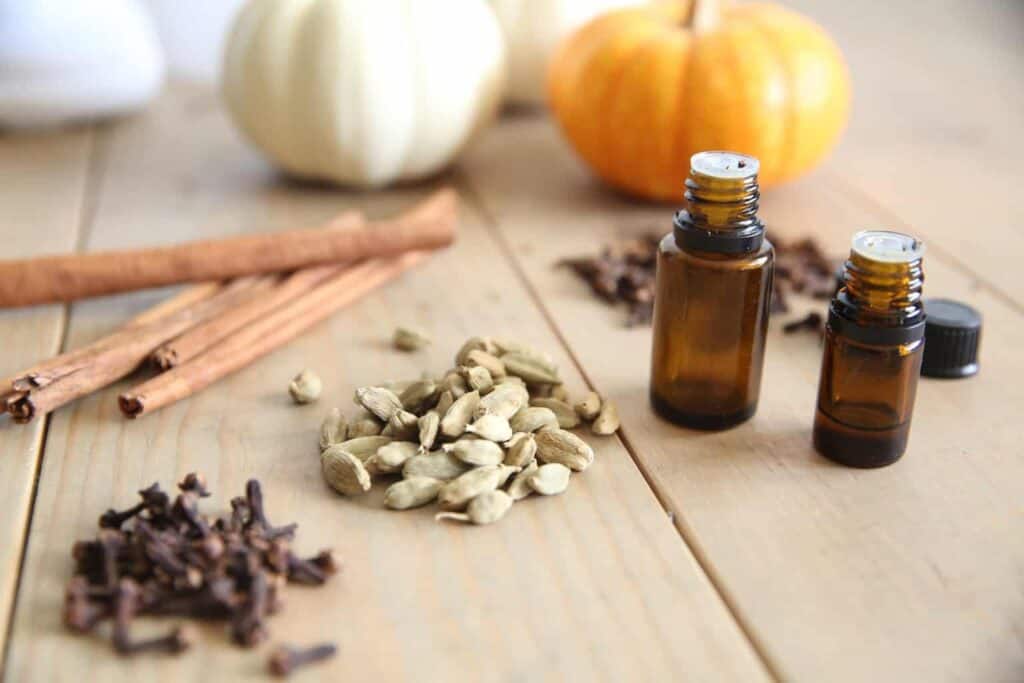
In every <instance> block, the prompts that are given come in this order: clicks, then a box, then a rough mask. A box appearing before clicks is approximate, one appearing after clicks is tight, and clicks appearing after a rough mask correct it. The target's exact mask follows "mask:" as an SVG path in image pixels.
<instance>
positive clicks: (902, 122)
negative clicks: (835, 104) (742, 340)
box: [792, 0, 1024, 310]
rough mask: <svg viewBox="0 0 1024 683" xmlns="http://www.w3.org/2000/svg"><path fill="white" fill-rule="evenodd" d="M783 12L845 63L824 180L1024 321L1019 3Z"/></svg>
mask: <svg viewBox="0 0 1024 683" xmlns="http://www.w3.org/2000/svg"><path fill="white" fill-rule="evenodd" d="M792 4H793V5H794V7H795V8H797V9H799V10H800V11H803V12H805V13H806V14H808V15H809V16H812V17H814V18H815V19H817V20H818V21H820V22H821V23H822V24H823V25H824V26H826V27H827V28H828V30H829V31H830V32H831V33H832V34H833V35H834V36H835V38H836V40H837V41H838V42H839V44H840V46H841V47H842V49H843V51H844V53H845V55H846V58H847V61H848V62H849V64H850V70H851V75H852V78H853V92H854V98H853V111H852V117H851V120H850V127H849V130H848V131H847V133H846V135H845V137H844V139H843V142H842V144H841V145H840V147H839V149H838V151H837V153H836V154H835V157H834V159H832V160H831V162H830V163H829V164H828V168H829V170H830V171H832V172H833V173H835V174H836V175H838V176H839V177H841V178H842V179H843V181H844V182H845V183H846V184H848V185H849V186H850V189H851V190H853V191H860V192H863V193H865V194H866V195H867V197H868V198H870V199H872V200H874V201H875V202H877V203H878V204H880V205H881V207H884V208H885V209H887V210H888V212H889V215H883V216H881V217H880V218H881V220H883V221H885V222H886V223H891V222H892V221H893V220H894V219H902V220H903V221H906V222H909V223H910V224H911V225H913V226H914V227H915V229H917V230H918V231H919V232H920V233H922V234H923V236H924V238H925V239H926V240H931V241H933V242H934V243H935V244H937V245H938V248H940V249H941V250H942V253H943V255H945V256H948V257H949V258H950V259H951V260H956V261H957V263H958V264H959V265H961V266H962V267H964V268H965V269H967V270H970V271H971V272H973V273H974V274H975V276H976V277H979V278H982V279H984V280H986V281H988V282H992V283H994V284H995V285H996V286H997V287H998V288H999V289H1000V291H1001V292H1002V293H1003V294H1004V295H1005V296H1006V297H1007V298H1008V299H1010V300H1012V301H1014V302H1015V303H1016V305H1017V306H1018V308H1019V309H1020V310H1024V285H1022V283H1021V281H1020V278H1019V277H1018V275H1017V270H1018V266H1017V254H1019V253H1020V252H1021V250H1024V233H1022V232H1021V230H1020V229H1019V226H1020V225H1021V223H1024V206H1022V205H1021V203H1020V202H1019V201H1017V199H1016V195H1017V194H1019V192H1020V187H1021V185H1022V184H1024V164H1022V163H1021V160H1022V159H1024V136H1022V135H1021V134H1020V127H1021V121H1024V87H1021V75H1022V74H1024V42H1022V41H1021V39H1020V38H1021V27H1024V3H1020V2H1000V1H999V0H983V1H981V2H957V1H956V0H941V1H939V2H901V3H892V2H886V1H885V0H874V1H872V2H859V3H857V5H856V7H855V8H852V7H851V6H850V5H849V3H842V2H820V0H795V1H794V2H793V3H792ZM953 46H955V49H951V48H952V47H953ZM979 232H980V233H983V234H984V236H985V239H978V234H979Z"/></svg>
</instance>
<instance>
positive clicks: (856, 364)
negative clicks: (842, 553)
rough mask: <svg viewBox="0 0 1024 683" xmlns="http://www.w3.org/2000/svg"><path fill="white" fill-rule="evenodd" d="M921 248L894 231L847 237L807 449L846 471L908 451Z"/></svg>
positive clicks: (921, 318) (918, 342)
mask: <svg viewBox="0 0 1024 683" xmlns="http://www.w3.org/2000/svg"><path fill="white" fill-rule="evenodd" d="M923 252H924V245H923V244H922V243H921V242H920V241H918V240H916V239H914V238H913V237H910V236H909V235H904V234H901V233H898V232H888V231H884V230H866V231H863V232H858V233H857V234H856V235H854V237H853V246H852V249H851V250H850V258H849V260H847V261H846V266H845V273H844V280H845V284H844V286H843V287H842V288H841V289H840V290H839V293H838V294H836V296H835V298H834V299H833V300H832V304H831V306H830V307H829V315H828V325H827V327H826V328H825V357H824V360H823V362H822V366H821V380H820V384H819V387H818V406H817V412H816V415H815V418H814V447H815V448H816V449H817V450H818V452H819V453H821V454H822V455H824V456H825V457H827V458H829V459H831V460H834V461H836V462H838V463H842V464H844V465H849V466H851V467H882V466H884V465H889V464H891V463H893V462H895V461H896V460H898V459H899V458H900V456H902V455H903V452H904V451H905V450H906V448H907V438H908V436H909V435H910V417H911V414H912V413H913V411H914V396H915V394H916V393H917V378H918V376H919V375H920V374H921V359H922V357H923V355H924V333H925V314H924V309H923V307H922V303H921V287H922V283H923V281H924V273H923V271H922V269H921V256H922V254H923Z"/></svg>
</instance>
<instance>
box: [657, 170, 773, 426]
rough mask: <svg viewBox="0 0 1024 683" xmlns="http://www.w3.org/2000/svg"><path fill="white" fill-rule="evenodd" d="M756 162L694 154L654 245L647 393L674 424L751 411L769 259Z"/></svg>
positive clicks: (708, 422)
mask: <svg viewBox="0 0 1024 683" xmlns="http://www.w3.org/2000/svg"><path fill="white" fill-rule="evenodd" d="M758 167H759V164H758V161H757V159H754V158H753V157H749V156H746V155H743V154H736V153H733V152H701V153H699V154H695V155H694V156H693V158H692V159H691V160H690V176H689V178H687V180H686V202H687V208H686V209H683V210H682V211H679V212H678V213H677V214H676V216H675V221H674V225H673V230H672V232H670V233H669V234H668V235H666V236H665V237H664V238H663V239H662V240H661V244H660V246H659V250H658V272H657V288H656V292H655V296H654V329H653V334H652V336H653V340H654V343H653V352H652V362H651V387H650V396H651V403H652V404H653V406H654V409H655V410H656V411H657V412H658V413H659V414H660V415H661V416H662V417H664V418H666V419H668V420H669V421H671V422H674V423H676V424H679V425H682V426H686V427H692V428H696V429H725V428H728V427H731V426H733V425H736V424H739V423H741V422H743V421H745V420H747V419H748V418H750V417H751V416H752V415H753V414H754V412H755V411H756V409H757V401H758V396H759V393H760V388H761V370H762V367H763V365H764V350H765V337H766V334H767V331H768V314H769V300H770V298H771V291H772V276H773V265H774V250H773V248H772V245H771V243H770V242H769V241H768V240H767V239H765V227H764V224H763V223H762V222H761V220H760V219H759V218H758V216H757V208H758V197H759V196H760V195H759V190H758V184H757V172H758Z"/></svg>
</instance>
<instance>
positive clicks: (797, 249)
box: [559, 232, 839, 331]
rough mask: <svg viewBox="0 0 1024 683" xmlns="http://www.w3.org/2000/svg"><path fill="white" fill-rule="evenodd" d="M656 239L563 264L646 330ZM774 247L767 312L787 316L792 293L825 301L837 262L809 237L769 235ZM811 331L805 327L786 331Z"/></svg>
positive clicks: (625, 242)
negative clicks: (623, 308) (789, 239)
mask: <svg viewBox="0 0 1024 683" xmlns="http://www.w3.org/2000/svg"><path fill="white" fill-rule="evenodd" d="M660 241H661V236H660V235H658V234H655V233H652V232H645V233H642V234H640V235H639V236H637V237H629V238H625V239H622V240H618V241H616V242H613V243H611V244H608V245H605V246H604V247H603V248H602V249H601V252H600V254H598V255H597V256H585V257H579V258H568V259H563V260H562V261H560V262H559V265H563V266H568V267H569V268H571V269H572V270H573V271H574V272H575V273H576V274H577V275H579V276H580V277H581V278H583V279H584V280H585V281H586V282H587V284H588V285H590V289H591V291H592V292H593V293H594V294H596V295H597V296H598V297H600V298H601V299H603V300H605V301H607V302H609V303H612V304H617V303H625V304H626V306H627V310H628V317H627V319H626V324H627V326H630V327H632V326H636V325H648V324H650V322H651V318H652V317H653V313H654V290H655V273H656V270H657V260H658V243H659V242H660ZM771 241H772V244H773V245H774V246H775V279H774V285H773V289H772V303H771V309H772V313H788V312H789V311H790V306H789V303H788V298H789V296H790V295H792V294H798V295H804V296H809V297H811V298H814V299H822V300H828V299H830V298H831V297H832V296H833V294H834V293H835V291H836V284H837V283H836V269H837V267H838V265H839V261H838V260H835V259H831V258H829V257H828V256H826V254H825V252H824V250H823V249H822V248H821V245H819V244H818V242H817V241H816V240H815V239H813V238H810V237H807V238H804V239H800V240H795V241H793V242H786V241H783V240H780V239H779V238H777V237H775V236H772V237H771ZM791 329H792V331H796V330H803V329H811V326H810V324H809V323H805V324H804V325H801V326H797V327H795V328H791Z"/></svg>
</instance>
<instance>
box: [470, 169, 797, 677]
mask: <svg viewBox="0 0 1024 683" xmlns="http://www.w3.org/2000/svg"><path fill="white" fill-rule="evenodd" d="M457 175H458V176H459V178H460V180H461V182H460V183H459V186H460V187H461V188H462V189H463V191H464V192H465V196H466V200H467V201H468V202H469V203H471V204H472V205H473V206H474V207H475V208H476V209H477V211H478V212H479V213H480V215H481V217H482V218H483V223H484V225H486V226H487V231H488V232H489V233H490V234H491V238H492V239H494V241H495V242H496V243H497V245H498V247H499V248H500V249H501V251H502V253H503V254H504V255H505V258H506V259H507V260H508V262H509V265H510V266H511V268H512V270H513V272H514V273H515V274H516V277H517V278H518V279H519V282H520V284H521V285H522V286H523V288H524V289H525V290H526V292H527V294H528V295H529V297H530V299H531V300H532V301H533V303H534V304H535V305H536V306H537V310H538V311H539V312H540V314H541V316H542V317H543V318H544V320H545V321H546V322H547V324H548V327H549V328H550V329H551V332H552V334H554V335H555V338H556V339H558V341H559V343H560V344H561V345H562V347H563V348H564V349H565V352H566V354H567V355H568V356H569V359H570V360H571V361H572V364H573V365H574V366H575V367H576V369H577V371H578V372H579V373H580V376H581V377H582V378H583V381H584V382H585V383H586V385H587V387H588V388H590V389H592V390H594V391H597V390H598V389H597V387H596V386H595V384H594V382H593V380H592V379H591V378H590V373H589V372H587V369H586V368H585V367H584V366H583V364H582V363H581V362H580V360H579V357H578V356H577V355H576V352H575V351H574V350H573V348H572V346H571V345H570V344H569V340H568V339H567V338H566V337H565V335H564V334H563V333H562V328H561V326H560V325H558V323H557V322H556V320H555V317H554V316H553V315H552V314H551V311H550V310H548V307H547V306H546V305H545V304H544V299H543V297H541V295H540V293H539V292H538V291H537V288H536V287H535V286H534V284H533V282H532V281H531V280H530V278H529V277H528V276H527V274H526V271H525V270H524V269H523V266H522V264H521V263H520V262H519V258H518V257H517V256H516V254H515V251H514V250H513V249H512V245H511V244H510V243H509V242H508V240H507V239H506V237H505V235H504V233H503V232H502V231H501V230H500V229H499V228H498V217H497V216H496V214H495V213H494V212H493V211H492V210H491V208H490V207H489V206H488V205H487V203H486V201H485V200H484V198H483V196H482V195H481V194H480V192H478V191H477V189H476V187H474V186H473V183H472V181H471V180H470V179H469V178H468V177H466V175H465V174H464V173H462V172H461V171H459V172H457ZM625 432H626V430H625V428H624V427H622V426H620V428H619V430H618V432H616V434H615V436H616V438H617V439H618V440H619V442H620V443H621V444H622V446H623V448H624V449H625V450H626V452H627V453H628V454H629V457H630V459H632V461H633V464H634V465H635V466H636V468H637V470H638V471H639V472H640V475H641V476H642V477H643V478H644V481H645V482H647V486H648V487H649V488H650V489H651V493H652V495H653V496H654V498H655V499H656V500H657V501H658V504H659V505H660V506H661V508H662V510H664V511H665V514H666V515H668V517H669V520H670V521H671V523H672V526H673V527H675V529H676V531H677V532H679V537H680V540H681V541H682V543H683V545H685V546H686V548H687V550H688V551H689V552H690V554H691V555H693V558H694V560H695V561H696V562H697V564H698V566H699V567H700V569H701V571H702V572H703V573H704V576H705V577H706V578H707V580H708V584H709V585H710V586H711V587H712V589H713V590H714V591H715V594H716V595H717V596H718V599H719V600H720V601H721V603H722V606H723V608H724V609H725V610H726V611H727V612H728V613H729V615H730V616H731V617H732V619H733V621H734V622H735V623H736V627H737V628H738V629H739V630H740V632H741V633H742V634H743V637H744V638H746V639H747V642H748V644H749V645H750V647H751V649H752V650H753V651H754V653H755V654H756V655H757V658H758V660H759V661H760V663H761V666H762V667H763V668H764V672H765V674H766V675H767V676H768V677H770V678H771V679H772V680H775V681H781V680H783V677H782V675H781V673H780V672H781V668H780V667H778V666H777V664H776V663H775V662H774V661H773V660H772V658H771V656H770V655H769V654H768V651H767V648H766V647H765V646H764V644H763V643H762V642H761V641H760V639H758V638H757V636H756V635H755V634H754V631H753V629H752V628H751V627H750V625H749V624H748V623H747V621H746V619H745V618H744V617H743V616H742V614H741V613H740V611H739V609H738V607H737V606H736V602H735V600H734V598H733V596H731V595H730V594H729V591H728V590H727V589H726V588H725V586H724V585H723V582H722V581H721V580H720V577H719V576H718V574H717V573H716V572H715V571H714V569H713V567H712V564H711V562H710V561H709V559H708V557H707V555H706V554H705V552H704V549H703V548H702V547H701V545H700V544H699V543H698V542H697V540H696V538H695V537H694V534H693V533H692V530H691V529H689V528H688V527H687V526H686V524H685V523H684V521H683V519H684V515H682V514H679V511H678V510H676V509H675V507H674V506H673V505H672V504H671V503H670V502H669V500H670V498H669V496H666V495H665V494H664V492H663V491H662V490H661V489H660V487H659V486H658V484H657V483H656V482H655V480H654V478H653V477H652V476H651V474H650V472H649V471H648V469H647V467H646V466H645V465H644V464H643V462H642V460H641V459H640V458H639V457H637V453H636V448H635V446H634V445H633V442H632V440H631V439H630V438H629V437H628V436H627V435H626V433H625Z"/></svg>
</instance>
